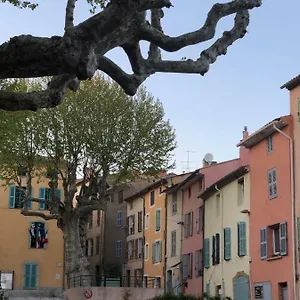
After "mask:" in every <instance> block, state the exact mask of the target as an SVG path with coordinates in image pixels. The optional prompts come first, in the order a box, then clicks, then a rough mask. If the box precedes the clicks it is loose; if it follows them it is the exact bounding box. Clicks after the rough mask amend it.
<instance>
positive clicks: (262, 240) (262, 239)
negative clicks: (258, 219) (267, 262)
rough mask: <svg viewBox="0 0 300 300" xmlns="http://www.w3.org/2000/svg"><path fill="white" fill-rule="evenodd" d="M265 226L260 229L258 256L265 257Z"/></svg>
mask: <svg viewBox="0 0 300 300" xmlns="http://www.w3.org/2000/svg"><path fill="white" fill-rule="evenodd" d="M267 256H268V255H267V228H266V227H265V228H262V229H261V230H260V258H261V259H266V258H267Z"/></svg>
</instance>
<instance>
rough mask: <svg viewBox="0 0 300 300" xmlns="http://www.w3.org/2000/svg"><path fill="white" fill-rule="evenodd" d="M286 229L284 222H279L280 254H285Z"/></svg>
mask: <svg viewBox="0 0 300 300" xmlns="http://www.w3.org/2000/svg"><path fill="white" fill-rule="evenodd" d="M286 235H287V230H286V222H282V223H280V224H279V240H280V254H281V255H287V236H286Z"/></svg>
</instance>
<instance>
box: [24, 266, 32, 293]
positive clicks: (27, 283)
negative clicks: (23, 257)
mask: <svg viewBox="0 0 300 300" xmlns="http://www.w3.org/2000/svg"><path fill="white" fill-rule="evenodd" d="M30 274H31V264H25V267H24V288H25V289H30V287H31V278H30Z"/></svg>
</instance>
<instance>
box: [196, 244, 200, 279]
mask: <svg viewBox="0 0 300 300" xmlns="http://www.w3.org/2000/svg"><path fill="white" fill-rule="evenodd" d="M199 254H200V250H196V251H195V273H196V274H195V276H196V278H197V277H199V263H200V262H199V260H200V256H199Z"/></svg>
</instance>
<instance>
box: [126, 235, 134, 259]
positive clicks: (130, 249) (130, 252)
mask: <svg viewBox="0 0 300 300" xmlns="http://www.w3.org/2000/svg"><path fill="white" fill-rule="evenodd" d="M127 248H128V260H130V259H133V258H134V253H133V252H134V240H131V241H129V242H128V246H127Z"/></svg>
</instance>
